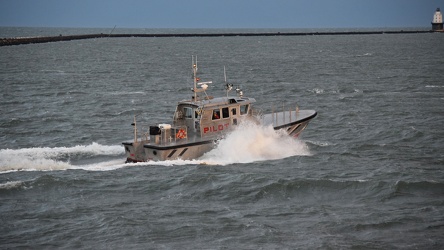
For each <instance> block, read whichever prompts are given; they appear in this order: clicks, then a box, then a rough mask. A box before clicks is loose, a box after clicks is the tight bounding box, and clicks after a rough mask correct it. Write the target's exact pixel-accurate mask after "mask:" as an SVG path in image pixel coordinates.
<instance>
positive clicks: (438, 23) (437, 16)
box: [432, 8, 443, 31]
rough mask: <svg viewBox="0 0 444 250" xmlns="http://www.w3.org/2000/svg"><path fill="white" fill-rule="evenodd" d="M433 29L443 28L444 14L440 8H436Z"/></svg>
mask: <svg viewBox="0 0 444 250" xmlns="http://www.w3.org/2000/svg"><path fill="white" fill-rule="evenodd" d="M432 30H440V31H442V30H443V25H442V14H441V11H440V9H439V8H436V11H435V15H433V21H432Z"/></svg>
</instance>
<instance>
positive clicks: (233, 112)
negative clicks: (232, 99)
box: [231, 108, 236, 116]
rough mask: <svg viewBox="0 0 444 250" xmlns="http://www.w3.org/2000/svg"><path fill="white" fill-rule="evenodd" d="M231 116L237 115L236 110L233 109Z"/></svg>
mask: <svg viewBox="0 0 444 250" xmlns="http://www.w3.org/2000/svg"><path fill="white" fill-rule="evenodd" d="M231 114H232V115H233V116H235V115H236V108H232V109H231Z"/></svg>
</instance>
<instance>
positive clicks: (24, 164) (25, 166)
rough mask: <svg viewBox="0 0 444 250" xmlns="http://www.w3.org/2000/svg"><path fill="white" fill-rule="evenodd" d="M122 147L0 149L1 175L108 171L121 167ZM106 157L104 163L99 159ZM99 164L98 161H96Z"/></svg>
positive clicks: (96, 144) (98, 145)
mask: <svg viewBox="0 0 444 250" xmlns="http://www.w3.org/2000/svg"><path fill="white" fill-rule="evenodd" d="M122 153H123V152H122V147H121V146H104V145H100V144H98V143H92V144H91V145H86V146H75V147H56V148H46V147H45V148H22V149H2V150H0V173H5V172H11V171H51V170H66V169H86V170H110V169H116V168H120V167H123V165H124V164H118V163H122V159H121V158H122V157H119V158H120V159H116V160H112V161H109V158H110V156H116V157H117V156H122ZM101 157H102V158H103V157H106V158H107V161H105V162H103V159H100V158H101ZM98 161H99V162H98Z"/></svg>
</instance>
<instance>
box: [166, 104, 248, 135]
mask: <svg viewBox="0 0 444 250" xmlns="http://www.w3.org/2000/svg"><path fill="white" fill-rule="evenodd" d="M254 102H256V100H255V99H254V98H247V97H219V98H214V99H212V98H206V99H205V100H198V101H193V100H191V101H181V102H179V104H178V105H177V107H176V112H175V113H174V118H173V122H174V126H186V127H187V132H188V134H189V136H190V135H192V134H194V135H198V136H200V137H202V138H205V137H214V136H217V135H219V134H220V133H223V132H227V130H229V129H231V128H232V127H233V126H236V125H238V124H239V122H240V120H241V119H243V118H245V117H248V116H251V115H252V104H253V103H254Z"/></svg>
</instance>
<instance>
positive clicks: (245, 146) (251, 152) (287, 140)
mask: <svg viewBox="0 0 444 250" xmlns="http://www.w3.org/2000/svg"><path fill="white" fill-rule="evenodd" d="M309 154H310V152H309V150H308V147H307V146H306V144H305V143H304V142H302V141H300V140H297V139H294V138H293V137H290V136H288V134H287V133H286V132H285V131H283V130H274V128H273V127H272V126H266V127H265V126H261V125H258V124H255V123H252V122H244V123H242V124H240V125H239V127H238V128H237V129H236V130H234V131H233V132H231V133H229V134H228V135H227V136H226V137H225V138H224V139H222V140H220V141H219V143H218V145H217V147H216V148H215V149H213V150H212V151H210V152H208V153H206V154H205V155H204V156H202V157H201V158H200V160H202V161H204V162H207V163H208V164H223V165H224V164H231V163H248V162H255V161H264V160H274V159H281V158H286V157H290V156H294V155H309Z"/></svg>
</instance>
